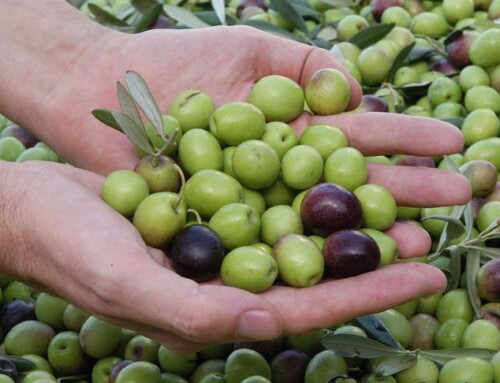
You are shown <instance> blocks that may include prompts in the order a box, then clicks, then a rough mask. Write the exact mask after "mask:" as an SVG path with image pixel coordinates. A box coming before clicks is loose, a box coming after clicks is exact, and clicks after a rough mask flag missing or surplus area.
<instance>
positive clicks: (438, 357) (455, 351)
mask: <svg viewBox="0 0 500 383" xmlns="http://www.w3.org/2000/svg"><path fill="white" fill-rule="evenodd" d="M419 353H420V355H422V356H425V357H426V358H428V359H430V360H432V361H434V362H436V363H439V364H442V365H444V364H446V362H449V361H450V360H453V359H457V358H463V357H476V358H480V359H484V360H487V361H490V360H491V358H492V356H493V355H495V354H496V353H497V351H494V350H486V349H483V348H448V349H444V350H420V351H419Z"/></svg>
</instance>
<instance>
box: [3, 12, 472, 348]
mask: <svg viewBox="0 0 500 383" xmlns="http://www.w3.org/2000/svg"><path fill="white" fill-rule="evenodd" d="M80 16H81V17H80ZM83 17H84V16H82V15H79V16H76V15H75V16H74V17H73V19H74V21H75V23H78V24H79V25H81V26H82V27H85V28H89V29H92V28H93V27H92V26H91V25H90V24H88V23H91V22H90V21H88V20H84V19H83ZM92 35H93V37H95V38H94V39H93V40H92V42H89V41H85V40H84V41H78V42H75V44H76V43H78V44H79V47H80V48H79V49H77V52H76V53H75V54H74V55H73V56H71V57H70V60H68V61H67V62H64V71H63V78H62V79H59V81H58V82H57V86H52V87H50V90H47V93H46V98H44V100H43V101H40V102H38V103H37V110H36V113H34V114H33V116H36V119H31V118H30V116H27V117H24V118H23V119H21V121H20V122H23V123H25V126H26V127H28V128H29V129H30V130H32V131H33V132H34V133H35V134H36V135H38V136H39V137H40V138H41V139H42V140H43V141H45V142H46V143H47V144H49V146H51V147H52V148H53V149H54V150H55V151H56V152H57V153H58V154H59V155H60V156H61V157H62V158H64V159H66V160H67V161H69V162H70V163H71V164H73V165H75V166H77V167H79V168H83V169H88V170H91V171H92V172H95V173H100V174H103V175H104V174H107V173H109V172H110V171H111V170H114V169H117V168H132V167H133V166H134V165H135V163H136V161H137V158H136V155H135V151H134V147H133V145H132V144H131V143H130V142H129V141H128V139H127V138H126V137H125V136H124V135H123V134H121V133H120V132H118V131H116V130H113V129H112V128H109V127H107V126H104V125H103V124H101V123H100V122H98V121H97V120H96V119H95V118H94V117H93V116H92V115H91V111H92V110H93V109H95V108H109V109H118V99H117V95H116V82H117V81H123V79H124V76H125V73H126V71H127V70H135V71H137V72H138V73H140V74H141V75H142V76H143V77H144V78H145V79H146V81H147V82H148V84H149V85H150V87H151V89H152V91H153V94H154V96H155V98H156V99H157V100H158V101H159V105H160V108H161V110H162V111H166V109H167V107H168V104H169V102H170V101H171V100H172V99H173V98H174V97H175V95H176V94H178V93H179V92H181V91H183V90H185V89H188V88H197V89H200V90H203V91H205V92H206V93H208V94H209V95H211V96H212V97H213V98H214V100H215V102H216V104H217V105H221V104H223V103H225V102H228V101H235V100H245V99H246V97H247V95H248V93H249V91H250V89H251V87H252V85H253V84H254V83H255V81H257V80H258V79H260V78H262V77H264V76H266V75H270V74H280V75H284V76H287V77H290V78H292V79H294V80H295V81H297V82H298V83H300V84H301V85H302V86H304V85H305V83H306V81H307V79H308V78H309V77H310V76H311V75H312V74H313V73H314V72H315V71H316V70H317V69H320V68H324V67H335V68H339V69H341V70H343V69H342V68H341V66H340V64H339V63H338V62H337V61H336V60H335V59H334V58H333V57H332V56H331V55H330V54H329V53H328V52H327V51H326V50H322V49H320V48H314V47H310V46H307V45H302V44H298V43H295V42H292V41H288V40H284V39H282V38H278V37H276V36H272V35H270V34H265V33H263V32H260V31H258V30H255V29H251V28H248V27H216V28H208V29H198V30H168V31H165V30H161V31H148V32H145V33H142V34H138V35H124V34H120V33H118V32H114V31H110V30H105V29H104V28H101V27H99V28H98V29H97V32H96V33H93V34H92ZM54 60H58V62H59V64H60V62H61V60H64V56H57V55H54ZM47 68H49V69H47ZM50 68H51V67H50V61H49V62H48V65H47V67H46V68H42V69H40V72H41V73H44V72H43V71H44V70H46V71H49V72H50V70H51V69H50ZM56 68H57V66H56ZM59 69H61V68H59ZM52 75H53V74H52ZM58 76H59V74H58ZM45 78H51V76H50V75H47V76H45V77H43V79H45ZM349 78H350V77H349ZM350 81H351V86H352V99H351V102H350V105H349V108H350V109H353V108H354V107H355V106H356V105H357V104H358V103H359V100H360V98H361V91H360V87H359V85H357V84H356V83H355V82H354V81H353V80H352V78H350ZM316 122H326V123H330V124H332V125H335V126H338V127H339V128H340V129H342V130H343V131H344V132H345V133H346V135H347V137H348V140H349V143H350V145H351V146H354V147H356V148H358V149H360V150H361V151H362V152H363V153H364V154H366V155H377V154H393V153H398V154H413V155H425V156H430V155H432V156H434V155H442V154H448V153H454V152H457V151H460V150H461V149H462V146H463V138H462V136H461V133H460V132H459V131H458V130H457V129H456V128H455V127H453V126H451V125H449V124H447V123H444V122H440V121H437V120H432V119H426V118H416V117H409V116H403V115H397V114H383V113H356V112H350V113H344V114H340V115H337V116H325V117H314V116H311V115H309V114H303V115H301V116H300V117H299V118H297V120H296V121H294V122H292V124H293V125H294V127H295V128H296V129H297V131H298V132H299V133H300V132H301V131H303V130H304V129H305V127H306V126H308V125H310V124H312V123H316ZM2 166H3V167H4V168H5V169H6V172H7V176H9V177H10V178H9V179H10V180H11V181H12V182H11V183H10V184H8V185H9V186H8V190H6V189H5V188H4V189H0V192H1V193H6V194H5V195H8V196H9V198H14V200H15V201H14V204H9V205H8V206H14V207H15V208H14V209H11V210H10V211H9V210H6V211H5V212H3V213H4V216H5V217H8V218H11V219H12V220H13V225H12V227H9V230H7V231H6V232H5V233H4V235H6V236H7V237H8V238H3V239H4V240H9V241H12V242H9V243H19V244H20V246H18V247H15V249H16V250H15V253H12V254H11V257H10V258H12V259H10V261H11V262H2V263H3V264H4V265H9V266H8V267H9V268H10V270H7V271H11V272H13V273H15V274H16V275H18V276H19V277H21V278H23V279H25V280H28V281H30V282H32V283H35V284H37V285H40V286H45V287H46V288H48V289H50V291H53V292H57V293H58V294H60V295H61V296H63V297H64V298H66V299H68V300H70V301H72V302H74V303H76V304H77V305H79V306H81V307H82V308H83V309H84V310H86V311H88V312H90V313H92V314H94V315H97V316H100V317H102V318H104V319H108V320H110V321H113V322H115V323H118V324H120V325H123V326H125V327H129V328H133V329H136V330H137V331H140V332H141V333H143V334H145V335H148V336H150V337H152V338H154V339H157V340H159V341H161V342H164V343H165V344H168V345H170V346H171V347H173V348H174V349H177V350H184V351H187V350H193V349H200V348H202V347H204V346H206V345H209V344H211V343H216V342H232V341H236V340H240V339H271V338H275V337H277V336H279V335H281V334H284V333H290V332H305V331H308V330H313V329H317V328H322V327H327V326H330V325H333V324H335V323H338V322H342V321H345V320H348V319H350V318H353V317H355V316H358V315H361V314H365V313H368V312H374V311H380V310H383V309H386V308H389V307H392V306H394V305H396V304H399V303H402V302H404V301H407V300H409V299H412V298H415V297H417V296H421V295H424V294H431V293H434V292H437V291H441V290H442V289H443V288H444V286H445V277H444V275H443V274H442V273H441V272H439V271H438V270H437V269H435V268H433V267H431V266H429V265H425V264H416V263H414V264H410V263H408V264H407V263H404V264H395V265H391V266H388V267H384V268H381V269H379V270H377V271H374V272H371V273H367V274H364V275H361V276H358V277H354V278H349V279H344V280H338V281H325V282H324V283H321V284H319V285H317V286H314V287H311V288H305V289H294V288H290V287H283V286H276V287H272V288H271V289H270V290H268V291H266V292H264V293H262V294H259V295H255V294H250V293H247V292H244V291H241V290H237V289H234V288H230V287H226V286H222V285H220V283H219V284H217V283H215V284H203V285H198V284H196V283H194V282H193V281H191V280H187V279H184V278H181V277H180V276H178V275H177V274H175V273H174V272H173V271H171V270H170V269H169V264H168V259H167V258H166V257H165V255H164V254H163V253H161V252H159V251H157V250H154V249H151V248H148V247H147V246H146V245H145V244H144V242H143V241H142V239H141V238H140V236H139V234H138V233H137V231H136V230H135V229H134V227H133V226H132V224H130V222H129V221H128V220H126V219H125V218H123V217H121V216H119V215H118V214H117V213H115V212H113V211H112V210H111V209H110V208H109V207H107V206H106V205H105V204H104V203H103V202H102V201H101V199H100V198H99V195H98V194H99V188H100V184H101V182H102V176H98V175H96V174H95V173H91V172H88V171H85V170H79V169H77V168H73V167H71V166H68V165H60V164H59V165H57V164H12V165H11V164H9V165H7V164H4V165H2ZM368 181H369V182H373V183H379V184H382V185H384V186H386V187H387V188H389V190H390V191H391V193H392V194H393V195H394V197H395V198H396V201H397V202H398V204H400V205H406V206H443V205H456V204H462V203H465V202H466V201H467V200H468V198H469V197H470V185H469V184H468V182H467V181H466V180H465V179H464V178H463V177H461V176H460V175H457V174H453V173H450V172H444V171H441V170H437V169H427V168H411V167H398V166H387V165H377V164H372V165H370V171H369V180H368ZM6 185H7V184H6ZM450 185H453V187H452V188H450ZM34 190H36V192H34ZM26 232H29V233H30V235H29V236H26V235H25V233H26ZM388 233H389V234H390V235H391V236H392V237H393V238H395V239H396V240H397V242H398V248H399V255H400V257H401V258H411V257H416V256H422V255H425V254H426V253H427V252H428V251H429V249H430V238H429V236H428V234H427V233H426V232H425V231H424V230H423V229H420V228H418V227H416V226H413V225H407V224H403V223H397V224H395V225H394V226H393V227H392V228H391V229H390V230H389V231H388Z"/></svg>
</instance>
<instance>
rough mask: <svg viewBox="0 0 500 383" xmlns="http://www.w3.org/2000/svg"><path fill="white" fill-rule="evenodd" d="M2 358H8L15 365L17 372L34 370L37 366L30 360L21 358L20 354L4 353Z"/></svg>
mask: <svg viewBox="0 0 500 383" xmlns="http://www.w3.org/2000/svg"><path fill="white" fill-rule="evenodd" d="M4 358H7V359H9V360H10V361H11V362H12V363H14V364H15V365H16V369H17V371H18V372H26V371H31V370H34V369H35V368H36V367H37V366H36V364H35V363H33V362H32V361H31V360H29V359H26V358H23V357H21V356H14V355H6V356H4Z"/></svg>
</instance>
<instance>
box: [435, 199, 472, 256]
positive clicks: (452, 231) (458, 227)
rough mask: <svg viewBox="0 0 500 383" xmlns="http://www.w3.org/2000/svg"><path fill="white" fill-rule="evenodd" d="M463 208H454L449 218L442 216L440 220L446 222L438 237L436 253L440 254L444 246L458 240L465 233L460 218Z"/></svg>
mask: <svg viewBox="0 0 500 383" xmlns="http://www.w3.org/2000/svg"><path fill="white" fill-rule="evenodd" d="M463 210H464V206H454V207H453V209H452V211H451V214H450V216H442V220H443V221H446V224H445V226H444V229H443V232H442V233H441V236H440V237H439V243H438V248H437V251H438V252H440V251H441V250H442V249H443V247H444V246H446V244H447V243H448V242H450V241H453V240H454V239H457V238H459V237H460V236H461V235H463V234H464V233H465V232H466V228H465V225H464V224H463V223H462V221H461V219H460V217H461V216H462V212H463Z"/></svg>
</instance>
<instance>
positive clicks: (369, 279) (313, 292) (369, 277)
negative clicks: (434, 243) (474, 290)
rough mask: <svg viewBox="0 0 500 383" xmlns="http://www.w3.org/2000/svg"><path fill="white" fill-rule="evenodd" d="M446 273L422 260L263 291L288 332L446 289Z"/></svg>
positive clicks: (390, 305) (304, 330)
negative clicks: (343, 276)
mask: <svg viewBox="0 0 500 383" xmlns="http://www.w3.org/2000/svg"><path fill="white" fill-rule="evenodd" d="M445 286H446V277H445V276H444V274H443V273H442V272H441V271H440V270H438V269H437V268H435V267H433V266H430V265H426V264H422V263H402V264H394V265H390V266H386V267H384V268H381V269H379V270H376V271H373V272H369V273H365V274H362V275H359V276H356V277H352V278H345V279H341V280H336V281H329V282H325V283H321V284H318V285H316V286H313V287H309V288H302V289H294V288H291V287H275V288H273V289H271V290H268V291H266V292H264V293H262V294H261V296H263V297H264V298H265V299H267V300H268V301H269V302H271V303H272V304H273V305H274V306H276V308H277V310H278V311H279V312H280V313H281V315H282V317H283V318H286V322H284V323H285V328H284V331H285V333H303V332H307V331H312V330H317V329H321V328H326V327H331V326H333V325H334V324H338V323H342V322H345V321H348V320H351V319H353V318H355V317H357V316H360V315H366V314H369V313H375V312H380V311H383V310H386V309H388V308H391V307H394V306H396V305H398V304H401V303H403V302H406V301H409V300H411V299H414V298H416V297H419V296H423V295H427V294H434V293H437V292H440V291H443V290H444V288H445Z"/></svg>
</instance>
